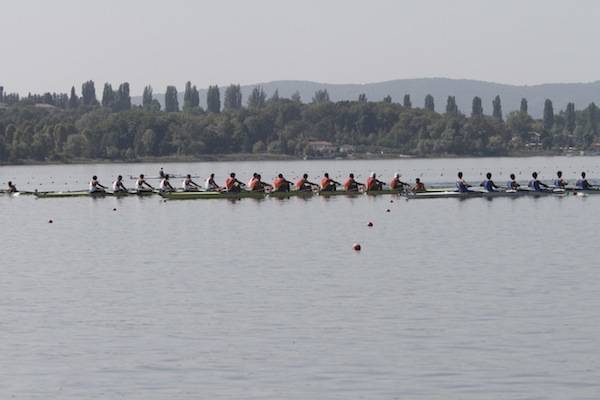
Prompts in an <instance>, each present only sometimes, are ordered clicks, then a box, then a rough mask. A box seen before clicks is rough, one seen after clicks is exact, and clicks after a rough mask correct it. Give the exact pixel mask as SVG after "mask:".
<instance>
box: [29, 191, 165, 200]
mask: <svg viewBox="0 0 600 400" xmlns="http://www.w3.org/2000/svg"><path fill="white" fill-rule="evenodd" d="M33 194H34V195H35V196H36V197H37V198H40V199H52V198H62V197H94V198H96V197H99V198H101V197H128V196H152V195H154V194H156V192H153V191H151V190H139V191H135V190H132V191H128V192H89V191H87V190H77V191H65V192H34V193H33Z"/></svg>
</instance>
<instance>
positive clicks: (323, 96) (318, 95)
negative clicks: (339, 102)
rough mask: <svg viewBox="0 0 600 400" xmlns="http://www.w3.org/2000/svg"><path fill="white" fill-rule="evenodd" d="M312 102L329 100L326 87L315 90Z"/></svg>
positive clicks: (317, 102) (327, 101)
mask: <svg viewBox="0 0 600 400" xmlns="http://www.w3.org/2000/svg"><path fill="white" fill-rule="evenodd" d="M312 102H313V103H316V104H320V103H329V102H331V100H330V99H329V92H328V91H327V89H321V90H317V91H316V92H315V95H314V96H313V99H312Z"/></svg>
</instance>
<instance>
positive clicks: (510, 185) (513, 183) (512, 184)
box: [506, 174, 521, 190]
mask: <svg viewBox="0 0 600 400" xmlns="http://www.w3.org/2000/svg"><path fill="white" fill-rule="evenodd" d="M519 187H521V185H519V183H518V182H517V178H516V177H515V174H510V181H508V182H507V183H506V188H507V189H508V190H519Z"/></svg>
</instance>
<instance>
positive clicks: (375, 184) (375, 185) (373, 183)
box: [367, 172, 385, 191]
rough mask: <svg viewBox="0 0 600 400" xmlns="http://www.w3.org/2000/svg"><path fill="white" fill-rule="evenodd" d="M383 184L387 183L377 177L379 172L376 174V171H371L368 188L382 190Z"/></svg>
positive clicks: (369, 189)
mask: <svg viewBox="0 0 600 400" xmlns="http://www.w3.org/2000/svg"><path fill="white" fill-rule="evenodd" d="M383 185H385V183H384V182H382V181H380V180H379V179H377V174H375V172H371V176H369V178H368V179H367V190H368V191H371V190H375V191H378V190H382V189H383Z"/></svg>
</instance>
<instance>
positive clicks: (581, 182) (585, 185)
mask: <svg viewBox="0 0 600 400" xmlns="http://www.w3.org/2000/svg"><path fill="white" fill-rule="evenodd" d="M575 187H577V189H581V190H592V189H593V187H592V185H590V183H589V182H588V180H587V179H586V177H585V172H582V173H581V178H580V179H577V183H575Z"/></svg>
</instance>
